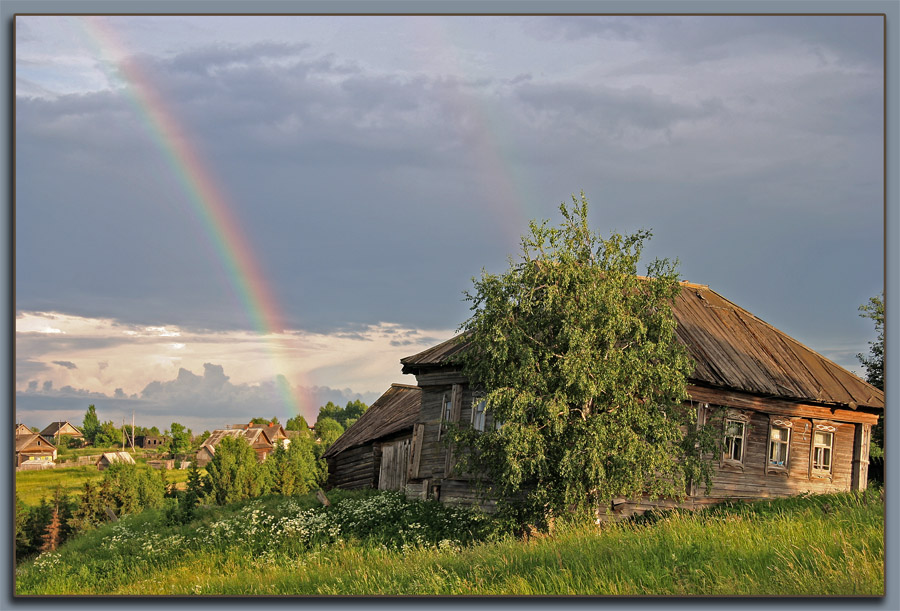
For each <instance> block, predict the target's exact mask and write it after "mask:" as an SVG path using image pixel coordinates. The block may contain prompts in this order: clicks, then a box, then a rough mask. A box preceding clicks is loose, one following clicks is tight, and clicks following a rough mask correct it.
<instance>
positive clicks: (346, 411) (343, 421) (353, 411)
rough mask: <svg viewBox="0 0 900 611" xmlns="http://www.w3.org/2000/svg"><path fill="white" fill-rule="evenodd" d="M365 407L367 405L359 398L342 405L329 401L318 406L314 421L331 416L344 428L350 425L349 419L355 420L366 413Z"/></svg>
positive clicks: (367, 407)
mask: <svg viewBox="0 0 900 611" xmlns="http://www.w3.org/2000/svg"><path fill="white" fill-rule="evenodd" d="M367 409H369V406H368V405H366V404H365V403H363V402H362V401H360V400H359V399H355V400H353V401H347V405H345V406H344V407H341V406H340V405H336V404H334V403H332V402H331V401H329V402H328V403H326V404H325V405H323V406H322V407H320V408H319V415H318V417H317V419H316V422H317V423H318V421H319V420H321V419H322V418H331V419H332V420H334V421H335V422H337V423H338V424H340V425H341V427H342V428H343V429H345V430H346V429H347V428H349V427H350V424H352V422H350V421H353V422H356V421H357V420H358V419H359V417H360V416H362V415H363V414H364V413H366V410H367Z"/></svg>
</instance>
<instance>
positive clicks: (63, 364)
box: [53, 361, 78, 369]
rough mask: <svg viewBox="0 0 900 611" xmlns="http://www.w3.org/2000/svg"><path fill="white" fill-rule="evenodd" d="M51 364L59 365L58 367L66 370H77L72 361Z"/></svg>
mask: <svg viewBox="0 0 900 611" xmlns="http://www.w3.org/2000/svg"><path fill="white" fill-rule="evenodd" d="M53 364H54V365H59V366H60V367H65V368H66V369H78V365H76V364H75V363H73V362H72V361H53Z"/></svg>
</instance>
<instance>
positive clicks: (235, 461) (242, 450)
mask: <svg viewBox="0 0 900 611" xmlns="http://www.w3.org/2000/svg"><path fill="white" fill-rule="evenodd" d="M206 475H207V478H206V484H207V490H208V491H209V493H210V494H211V496H212V498H213V499H215V502H216V503H218V504H219V505H225V504H227V503H234V502H236V501H241V500H244V499H250V498H254V497H257V496H261V495H263V494H265V493H266V492H268V490H269V488H270V482H269V473H268V468H267V467H265V466H264V465H263V464H262V463H260V462H258V461H257V460H256V453H255V452H254V451H253V448H251V447H250V444H249V443H247V442H246V441H245V440H244V439H243V438H241V439H235V438H233V437H225V438H224V439H222V441H220V442H219V444H218V445H217V446H216V453H215V455H213V459H212V460H211V461H210V462H209V464H208V465H206Z"/></svg>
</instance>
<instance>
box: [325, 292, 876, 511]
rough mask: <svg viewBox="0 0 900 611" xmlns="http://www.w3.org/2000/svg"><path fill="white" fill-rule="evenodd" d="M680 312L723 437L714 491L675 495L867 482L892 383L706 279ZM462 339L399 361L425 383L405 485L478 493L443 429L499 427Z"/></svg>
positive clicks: (459, 499) (473, 499)
mask: <svg viewBox="0 0 900 611" xmlns="http://www.w3.org/2000/svg"><path fill="white" fill-rule="evenodd" d="M673 314H674V315H675V319H676V321H677V324H678V326H677V336H678V340H679V341H680V342H681V343H682V344H683V345H684V346H685V347H686V348H687V351H688V353H689V354H690V356H691V358H692V359H693V361H694V363H695V368H694V371H693V372H692V373H691V374H690V375H689V376H688V380H687V391H688V394H689V395H690V400H689V406H690V407H691V408H693V409H695V410H696V413H697V419H698V422H700V423H704V422H705V423H708V424H713V425H715V426H716V427H718V430H719V431H721V441H722V448H723V451H722V452H721V453H719V454H718V455H717V456H714V457H713V459H714V474H713V477H712V489H711V491H710V493H709V494H706V493H705V490H704V489H703V487H697V486H695V487H693V488H692V489H691V490H689V491H687V498H686V499H685V501H684V502H683V503H679V504H678V505H680V506H682V507H687V508H699V507H702V506H705V505H709V504H713V503H717V502H721V501H725V500H728V499H747V500H749V499H759V498H770V497H780V496H790V495H794V494H801V493H827V492H843V491H854V490H864V489H865V488H866V482H867V473H868V465H869V440H870V434H871V428H872V426H873V425H875V424H876V423H877V422H878V419H879V417H881V416H882V415H883V413H884V392H882V391H881V390H879V389H877V388H875V387H873V386H871V385H869V384H867V383H866V382H864V381H863V380H862V379H860V378H859V377H857V376H856V375H854V374H853V373H851V372H849V371H847V370H845V369H843V368H842V367H840V366H838V365H836V364H835V363H833V362H831V361H829V360H828V359H826V358H825V357H823V356H821V355H820V354H817V353H816V352H814V351H813V350H811V349H810V348H808V347H806V346H804V345H803V344H801V343H800V342H798V341H797V340H795V339H793V338H791V337H789V336H788V335H787V334H785V333H783V332H781V331H779V330H778V329H776V328H775V327H773V326H771V325H770V324H768V323H767V322H765V321H763V320H761V319H759V318H757V317H756V316H754V315H753V314H751V313H750V312H748V311H747V310H745V309H743V308H741V307H739V306H738V305H736V304H734V303H732V302H731V301H729V300H727V299H725V298H724V297H722V296H721V295H719V294H718V293H716V292H715V291H713V290H711V289H710V288H709V287H708V286H706V285H700V284H691V283H687V282H683V283H682V290H681V293H680V294H679V295H678V297H677V298H676V299H675V301H674V303H673ZM465 349H466V342H465V337H460V338H454V339H451V340H448V341H446V342H444V343H442V344H439V345H437V346H434V347H432V348H429V349H428V350H425V351H423V352H420V353H418V354H415V355H412V356H408V357H406V358H404V359H402V360H401V361H400V363H401V364H402V366H403V373H407V374H412V375H415V376H416V382H417V383H418V386H419V387H421V388H422V401H421V409H420V411H419V414H418V417H417V420H416V422H417V424H416V427H419V426H422V427H423V428H424V435H422V436H418V437H416V436H414V437H413V445H412V448H411V450H410V460H409V476H408V483H407V489H408V490H410V491H415V492H416V493H417V494H420V495H422V496H428V497H431V498H438V499H440V500H441V501H445V502H448V503H463V504H471V503H479V504H481V503H480V499H479V498H478V497H477V495H476V491H475V487H474V486H473V483H472V481H471V480H470V478H468V477H466V475H465V474H462V473H458V472H457V471H456V470H455V462H456V461H455V460H454V454H453V448H451V447H448V446H447V444H446V442H445V440H443V439H442V438H441V437H442V433H443V432H444V431H446V430H447V426H448V424H450V423H452V424H454V425H461V426H468V427H472V428H473V429H475V430H476V431H488V430H492V427H493V423H492V416H491V413H490V410H485V403H484V399H483V392H482V389H480V388H478V387H477V386H475V385H473V384H470V381H469V380H468V379H467V378H466V377H465V375H464V374H463V372H462V369H461V368H460V366H459V364H458V363H457V362H456V360H455V358H454V357H455V355H457V354H458V353H459V352H460V351H462V350H465ZM370 411H371V410H370ZM386 416H387V414H385V417H386ZM360 421H362V418H360ZM351 430H352V427H351ZM329 450H330V449H329ZM673 505H675V503H674V502H670V501H665V500H662V501H652V500H650V499H648V498H635V499H624V498H620V499H615V500H614V501H613V503H612V506H611V507H610V508H609V509H611V510H612V512H613V514H616V515H619V516H627V515H631V514H632V513H635V512H637V513H641V512H643V511H645V510H647V509H650V508H653V507H657V506H670V507H671V506H673Z"/></svg>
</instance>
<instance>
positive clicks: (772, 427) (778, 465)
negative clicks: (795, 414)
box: [766, 418, 793, 471]
mask: <svg viewBox="0 0 900 611" xmlns="http://www.w3.org/2000/svg"><path fill="white" fill-rule="evenodd" d="M792 428H793V423H791V421H790V420H787V419H782V418H778V419H776V418H773V419H770V420H769V443H768V445H767V447H766V469H767V470H772V471H787V469H788V465H789V464H790V463H789V461H790V460H791V429H792ZM775 431H783V432H784V438H783V439H782V438H779V439H775V435H774V433H775ZM779 437H780V436H779ZM776 448H782V449H783V450H784V460H782V461H780V462H779V461H777V460H774V459H773V450H775V449H776Z"/></svg>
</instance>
